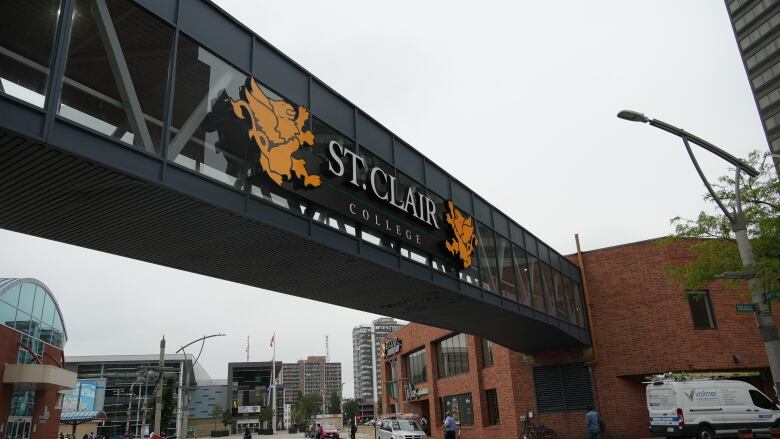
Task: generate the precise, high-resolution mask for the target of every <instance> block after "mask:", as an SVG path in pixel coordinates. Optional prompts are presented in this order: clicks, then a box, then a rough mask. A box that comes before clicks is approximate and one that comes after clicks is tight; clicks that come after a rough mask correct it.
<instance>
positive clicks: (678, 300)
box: [583, 240, 768, 438]
mask: <svg viewBox="0 0 780 439" xmlns="http://www.w3.org/2000/svg"><path fill="white" fill-rule="evenodd" d="M689 245H690V243H677V244H673V245H669V246H659V245H658V244H657V243H656V241H655V240H651V241H645V242H639V243H634V244H627V245H623V246H618V247H611V248H606V249H601V250H594V251H589V252H585V253H583V262H584V264H583V265H584V268H585V273H586V280H587V283H588V288H589V290H590V300H591V316H592V321H593V328H592V329H591V332H592V335H593V339H594V341H595V347H596V355H597V358H596V363H595V364H594V366H593V367H594V372H595V379H596V385H597V391H598V396H599V398H598V402H599V407H600V411H601V414H602V416H603V418H604V420H605V422H606V423H607V426H608V429H609V432H610V434H611V435H612V436H614V437H621V438H632V437H633V438H635V437H642V436H643V435H644V436H646V435H647V428H648V427H647V425H648V424H647V409H646V406H645V399H644V386H643V385H641V381H642V379H641V378H642V376H644V375H647V374H650V373H653V372H668V371H710V370H716V371H724V370H739V369H745V370H756V369H763V368H766V367H768V362H767V359H766V354H765V353H764V350H763V346H762V344H761V343H760V341H759V340H760V339H759V336H758V331H757V329H756V323H755V319H754V317H753V315H752V314H742V313H739V314H738V313H736V312H735V306H734V305H735V304H737V303H741V302H746V301H749V299H748V297H747V295H746V294H747V288H746V286H745V285H741V286H739V287H737V288H734V287H729V286H727V285H725V284H724V283H723V282H714V283H712V284H711V285H710V286H709V293H710V298H711V300H712V304H713V308H714V313H715V321H716V323H717V329H694V328H693V321H692V318H691V313H690V308H689V306H688V303H687V302H686V301H685V300H684V299H683V297H682V295H683V290H682V288H681V287H680V286H679V285H675V284H674V283H673V282H671V281H670V280H669V278H668V277H667V276H666V275H665V274H664V272H663V267H664V266H667V265H670V264H671V265H680V264H684V263H686V262H690V261H692V260H693V255H692V254H691V253H690V252H689V250H688V249H689ZM733 354H739V355H740V356H741V357H742V360H741V362H740V363H738V364H737V363H735V362H734V360H733V359H732V355H733Z"/></svg>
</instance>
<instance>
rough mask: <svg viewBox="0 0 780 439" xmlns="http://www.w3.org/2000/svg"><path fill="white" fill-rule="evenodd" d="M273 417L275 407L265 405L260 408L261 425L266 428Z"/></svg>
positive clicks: (259, 418)
mask: <svg viewBox="0 0 780 439" xmlns="http://www.w3.org/2000/svg"><path fill="white" fill-rule="evenodd" d="M273 418H274V409H273V408H271V406H270V405H267V406H264V407H263V408H261V409H260V413H259V414H258V420H259V421H260V425H261V426H262V427H263V428H266V424H267V423H269V422H273ZM271 428H273V427H271Z"/></svg>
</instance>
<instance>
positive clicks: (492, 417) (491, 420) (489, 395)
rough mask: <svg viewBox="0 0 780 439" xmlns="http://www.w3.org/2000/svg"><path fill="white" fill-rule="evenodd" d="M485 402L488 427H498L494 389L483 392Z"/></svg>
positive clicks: (496, 401) (496, 398)
mask: <svg viewBox="0 0 780 439" xmlns="http://www.w3.org/2000/svg"><path fill="white" fill-rule="evenodd" d="M485 401H486V402H487V415H488V425H498V395H497V394H496V389H488V390H485Z"/></svg>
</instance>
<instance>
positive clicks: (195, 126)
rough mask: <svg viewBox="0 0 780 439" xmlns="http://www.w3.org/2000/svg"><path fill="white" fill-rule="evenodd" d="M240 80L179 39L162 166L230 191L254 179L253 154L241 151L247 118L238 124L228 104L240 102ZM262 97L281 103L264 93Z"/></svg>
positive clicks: (231, 70) (223, 64) (210, 56)
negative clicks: (165, 163) (176, 167)
mask: <svg viewBox="0 0 780 439" xmlns="http://www.w3.org/2000/svg"><path fill="white" fill-rule="evenodd" d="M246 79H247V75H246V74H244V73H242V72H241V71H239V70H238V69H236V68H234V67H232V66H230V65H229V64H228V63H226V62H225V61H222V60H221V59H219V58H218V57H217V56H216V55H214V54H213V53H211V52H209V51H208V50H206V49H204V48H203V47H200V46H199V45H198V44H196V43H195V42H194V41H192V40H190V39H189V38H187V37H185V36H184V35H181V36H180V37H179V46H178V49H177V56H176V75H175V84H174V104H173V115H172V118H171V133H170V135H171V142H170V143H169V144H168V151H167V156H168V160H171V161H173V162H175V163H177V164H179V165H181V166H184V167H187V168H189V169H192V170H193V171H196V172H199V173H201V174H203V175H206V176H208V177H210V178H212V179H215V180H218V181H221V182H222V183H225V184H227V185H229V186H233V187H235V188H242V187H243V185H244V179H245V177H246V176H247V174H248V173H249V174H250V175H252V176H254V175H257V174H259V173H260V171H258V168H259V166H255V164H256V163H257V162H258V161H257V154H258V152H257V149H256V148H252V151H251V153H250V152H248V151H247V148H246V145H247V133H248V130H249V129H250V127H251V125H250V123H251V122H250V121H249V118H250V116H249V115H245V117H247V119H246V120H241V119H239V118H238V117H236V116H235V114H234V112H233V108H232V104H231V101H238V100H240V99H242V96H241V95H240V91H241V89H242V87H244V86H245V84H246ZM263 92H264V93H266V95H267V96H268V97H269V98H271V99H281V98H280V97H279V96H278V95H276V94H274V93H272V92H271V91H270V90H268V89H265V88H263ZM247 160H250V161H251V162H252V164H253V165H252V167H251V168H250V166H248V164H247ZM250 170H251V172H250Z"/></svg>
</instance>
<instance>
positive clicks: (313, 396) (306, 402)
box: [295, 392, 322, 423]
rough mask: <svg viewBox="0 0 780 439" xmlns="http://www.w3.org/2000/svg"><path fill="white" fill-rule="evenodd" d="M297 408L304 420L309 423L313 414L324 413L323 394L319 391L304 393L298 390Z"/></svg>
mask: <svg viewBox="0 0 780 439" xmlns="http://www.w3.org/2000/svg"><path fill="white" fill-rule="evenodd" d="M295 408H296V409H297V410H298V411H300V414H301V417H303V421H304V422H306V423H308V422H309V421H310V420H311V418H312V416H314V415H316V414H318V413H322V395H320V394H319V393H309V394H306V395H303V394H301V392H298V399H297V400H296V402H295Z"/></svg>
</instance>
